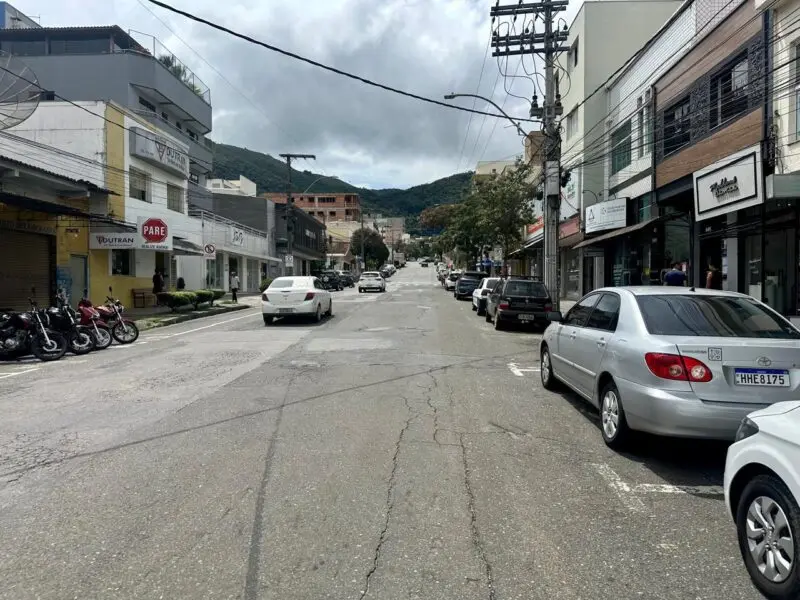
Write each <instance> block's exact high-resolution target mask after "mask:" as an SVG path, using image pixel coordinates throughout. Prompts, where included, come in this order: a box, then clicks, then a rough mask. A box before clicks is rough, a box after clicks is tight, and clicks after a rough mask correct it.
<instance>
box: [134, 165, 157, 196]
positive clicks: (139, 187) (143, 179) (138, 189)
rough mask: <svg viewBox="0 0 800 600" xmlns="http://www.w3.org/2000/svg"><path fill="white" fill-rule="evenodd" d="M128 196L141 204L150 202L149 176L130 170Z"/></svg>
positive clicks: (142, 172) (137, 170)
mask: <svg viewBox="0 0 800 600" xmlns="http://www.w3.org/2000/svg"><path fill="white" fill-rule="evenodd" d="M128 180H129V183H128V195H129V196H130V197H131V198H136V199H137V200H141V201H142V202H152V201H153V200H152V199H151V198H150V176H149V175H148V174H147V173H145V172H144V171H140V170H139V169H134V168H131V170H130V171H128Z"/></svg>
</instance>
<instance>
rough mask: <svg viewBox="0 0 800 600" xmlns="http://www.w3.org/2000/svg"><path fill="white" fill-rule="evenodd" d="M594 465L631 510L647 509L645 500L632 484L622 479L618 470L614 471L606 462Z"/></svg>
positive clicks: (642, 510)
mask: <svg viewBox="0 0 800 600" xmlns="http://www.w3.org/2000/svg"><path fill="white" fill-rule="evenodd" d="M592 466H593V467H594V468H595V469H596V470H597V472H598V473H599V474H600V477H602V478H603V479H605V480H606V483H607V484H608V486H609V487H610V488H611V489H612V490H614V492H616V494H617V496H618V497H619V499H620V501H621V502H622V504H623V506H625V508H627V509H628V510H630V511H631V512H638V513H642V512H645V510H646V509H645V506H644V502H642V500H641V498H639V497H637V496H635V495H634V494H633V492H632V490H631V486H629V485H628V484H627V483H625V482H624V481H622V478H621V477H620V476H619V475H617V472H616V471H614V469H612V468H611V467H609V466H608V465H606V464H595V465H592Z"/></svg>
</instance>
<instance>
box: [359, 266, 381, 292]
mask: <svg viewBox="0 0 800 600" xmlns="http://www.w3.org/2000/svg"><path fill="white" fill-rule="evenodd" d="M370 290H376V291H378V292H385V291H386V280H385V279H384V278H383V276H381V274H380V273H378V272H377V271H365V272H364V273H362V274H361V278H360V279H359V280H358V292H359V293H364V292H368V291H370Z"/></svg>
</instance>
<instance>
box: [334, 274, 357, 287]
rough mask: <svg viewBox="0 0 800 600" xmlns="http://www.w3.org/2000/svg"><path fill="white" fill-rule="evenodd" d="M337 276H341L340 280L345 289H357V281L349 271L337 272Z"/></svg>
mask: <svg viewBox="0 0 800 600" xmlns="http://www.w3.org/2000/svg"><path fill="white" fill-rule="evenodd" d="M336 273H337V275H339V279H340V280H341V282H342V285H343V286H345V287H355V285H356V283H355V279H354V278H353V274H352V273H350V272H349V271H336Z"/></svg>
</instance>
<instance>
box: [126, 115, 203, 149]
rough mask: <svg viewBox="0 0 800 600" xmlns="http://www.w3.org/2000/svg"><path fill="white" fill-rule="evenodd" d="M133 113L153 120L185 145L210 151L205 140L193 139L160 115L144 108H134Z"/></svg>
mask: <svg viewBox="0 0 800 600" xmlns="http://www.w3.org/2000/svg"><path fill="white" fill-rule="evenodd" d="M133 112H135V113H136V114H137V115H142V116H143V117H145V118H147V119H150V120H154V121H155V122H156V123H157V124H158V125H163V126H164V127H166V128H168V129H169V131H170V133H172V134H173V135H177V136H179V138H180V139H181V140H182V141H184V142H186V143H187V144H188V143H190V142H194V143H195V144H199V145H201V146H204V147H205V148H206V149H208V150H211V142H210V141H209V140H208V139H207V138H205V137H204V136H200V135H198V136H197V137H196V138H193V137H192V136H190V135H189V134H188V133H186V131H185V130H183V129H179V128H178V127H176V126H175V124H174V123H170V122H169V121H168V120H167V119H165V118H164V117H162V116H161V115H160V114H158V113H155V112H153V111H152V110H147V109H146V108H134V109H133Z"/></svg>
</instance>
